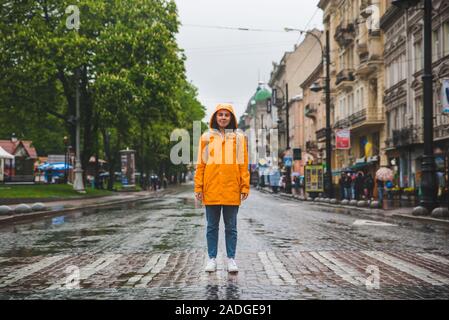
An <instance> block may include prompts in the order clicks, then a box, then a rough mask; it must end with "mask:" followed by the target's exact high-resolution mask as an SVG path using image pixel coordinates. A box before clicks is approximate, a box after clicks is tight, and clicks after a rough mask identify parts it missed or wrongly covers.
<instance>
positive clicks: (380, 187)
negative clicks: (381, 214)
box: [376, 179, 385, 208]
mask: <svg viewBox="0 0 449 320" xmlns="http://www.w3.org/2000/svg"><path fill="white" fill-rule="evenodd" d="M376 184H377V194H378V200H379V207H381V208H383V201H384V190H385V185H384V182H383V181H382V180H379V179H377V180H376Z"/></svg>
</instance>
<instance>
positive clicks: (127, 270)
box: [0, 186, 449, 299]
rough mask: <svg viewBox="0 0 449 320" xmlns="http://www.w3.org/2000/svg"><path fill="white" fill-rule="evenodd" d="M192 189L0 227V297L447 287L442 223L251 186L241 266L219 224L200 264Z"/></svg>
mask: <svg viewBox="0 0 449 320" xmlns="http://www.w3.org/2000/svg"><path fill="white" fill-rule="evenodd" d="M192 191H193V188H192V186H183V187H181V188H180V189H179V192H178V193H176V194H171V195H165V196H163V197H161V198H160V199H151V200H147V201H143V202H140V203H137V204H129V205H124V206H121V207H117V208H115V209H103V210H90V211H85V212H79V213H71V214H67V215H65V216H62V217H57V218H52V219H47V220H41V221H38V222H34V223H28V224H18V225H15V226H9V227H5V228H3V229H0V298H1V299H448V298H449V250H448V235H447V234H445V233H441V232H434V231H433V230H429V229H421V230H420V229H416V228H410V227H407V226H400V225H398V226H395V225H373V224H369V223H366V222H365V221H360V219H357V218H355V217H353V216H348V215H342V214H337V213H329V212H320V211H317V210H318V209H317V208H316V207H311V206H310V205H307V204H306V203H297V202H290V201H288V200H282V199H276V198H273V197H271V196H270V195H266V194H262V193H259V192H257V191H252V194H251V196H250V198H249V199H248V201H246V202H245V203H244V204H243V205H242V207H241V208H240V212H239V220H238V223H239V225H238V230H239V240H238V248H237V251H238V253H237V262H238V265H239V268H240V272H239V273H238V274H237V275H232V274H228V273H227V272H226V267H225V261H226V260H225V245H224V231H223V230H220V245H219V257H218V271H217V272H216V273H213V274H207V273H205V272H204V271H203V268H204V263H205V260H206V248H205V216H204V209H202V208H201V207H198V206H197V205H196V204H195V202H194V199H193V194H192ZM221 228H223V224H221ZM377 274H378V275H379V277H378V278H377ZM377 280H379V281H377Z"/></svg>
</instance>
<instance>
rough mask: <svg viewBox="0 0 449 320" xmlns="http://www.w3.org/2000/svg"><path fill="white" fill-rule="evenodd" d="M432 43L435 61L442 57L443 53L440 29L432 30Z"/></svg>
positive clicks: (433, 59)
mask: <svg viewBox="0 0 449 320" xmlns="http://www.w3.org/2000/svg"><path fill="white" fill-rule="evenodd" d="M432 43H433V48H432V51H433V52H432V61H433V62H435V61H437V60H438V59H440V53H441V50H440V48H441V46H440V44H441V41H440V29H437V30H434V31H433V32H432Z"/></svg>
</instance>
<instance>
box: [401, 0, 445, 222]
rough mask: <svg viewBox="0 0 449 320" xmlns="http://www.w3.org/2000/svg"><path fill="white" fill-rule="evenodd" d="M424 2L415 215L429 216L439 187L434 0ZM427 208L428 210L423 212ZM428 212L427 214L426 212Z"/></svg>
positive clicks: (406, 4)
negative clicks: (418, 184) (435, 137)
mask: <svg viewBox="0 0 449 320" xmlns="http://www.w3.org/2000/svg"><path fill="white" fill-rule="evenodd" d="M423 1H424V72H423V76H422V81H423V100H424V155H423V156H422V159H421V171H422V178H421V192H422V196H421V199H420V207H418V208H416V209H415V210H414V214H417V215H418V214H429V213H430V212H431V211H432V210H433V209H434V208H435V206H436V202H437V199H436V196H437V186H436V177H435V172H436V170H435V156H434V152H433V83H432V81H433V74H432V0H423ZM419 2H420V1H419V0H396V1H393V2H392V4H393V5H395V6H396V7H398V8H401V9H404V10H407V9H410V8H411V7H413V6H416V5H417V4H418V3H419ZM423 208H425V209H426V210H423ZM426 211H427V212H426Z"/></svg>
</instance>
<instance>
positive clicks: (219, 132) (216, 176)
mask: <svg viewBox="0 0 449 320" xmlns="http://www.w3.org/2000/svg"><path fill="white" fill-rule="evenodd" d="M209 123H210V130H209V131H208V132H206V133H205V134H203V135H202V137H201V141H200V147H199V154H198V164H197V167H196V174H195V196H196V198H197V199H198V200H199V201H202V202H203V204H204V205H205V206H206V218H207V233H206V240H207V251H208V255H209V261H208V262H207V265H206V268H205V271H206V272H215V271H216V270H217V261H216V258H217V249H218V231H219V224H220V217H221V213H222V212H223V219H224V223H225V241H226V253H227V257H228V263H227V265H228V272H231V273H235V272H238V267H237V264H236V262H235V255H236V247H237V213H238V211H239V206H240V204H241V201H244V200H246V199H247V198H248V194H249V183H250V174H249V170H248V150H247V143H246V138H245V136H244V135H243V133H241V132H239V131H237V117H236V116H235V114H234V108H233V107H232V106H231V105H230V104H219V105H218V106H217V107H216V109H215V112H214V114H213V115H212V117H211V119H210V122H209ZM229 145H232V149H231V150H232V153H231V155H229V153H227V151H228V150H229V149H230V147H229ZM211 147H213V153H214V155H217V154H220V155H222V157H221V159H210V158H209V154H210V148H211ZM216 149H219V150H216ZM223 162H224V163H223ZM230 162H232V163H230Z"/></svg>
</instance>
